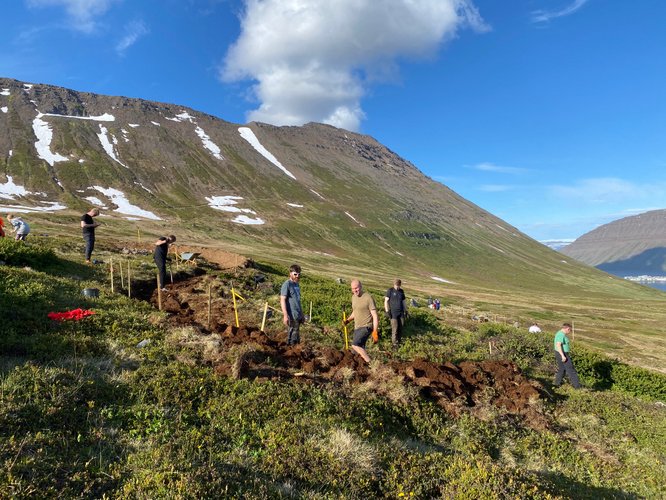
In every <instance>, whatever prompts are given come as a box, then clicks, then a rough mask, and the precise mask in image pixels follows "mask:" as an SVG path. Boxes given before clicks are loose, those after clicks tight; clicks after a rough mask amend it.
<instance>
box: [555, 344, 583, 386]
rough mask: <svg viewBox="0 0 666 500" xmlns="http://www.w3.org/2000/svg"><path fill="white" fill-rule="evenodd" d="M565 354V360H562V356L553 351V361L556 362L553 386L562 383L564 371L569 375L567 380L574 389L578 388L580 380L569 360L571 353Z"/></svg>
mask: <svg viewBox="0 0 666 500" xmlns="http://www.w3.org/2000/svg"><path fill="white" fill-rule="evenodd" d="M565 354H566V355H567V360H566V361H565V362H563V361H562V356H560V353H559V352H555V361H556V362H557V373H556V374H555V386H560V385H561V384H562V379H563V378H564V374H565V373H566V375H567V377H569V382H571V385H572V386H574V387H575V388H576V389H578V388H580V381H579V380H578V374H577V373H576V369H575V368H574V365H573V362H572V361H571V354H570V353H565Z"/></svg>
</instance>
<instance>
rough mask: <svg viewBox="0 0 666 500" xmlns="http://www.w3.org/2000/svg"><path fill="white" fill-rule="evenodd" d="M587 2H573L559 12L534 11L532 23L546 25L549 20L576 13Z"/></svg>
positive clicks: (578, 0) (576, 0)
mask: <svg viewBox="0 0 666 500" xmlns="http://www.w3.org/2000/svg"><path fill="white" fill-rule="evenodd" d="M588 1H589V0H574V2H573V3H571V4H569V5H567V6H566V7H564V8H562V9H560V10H551V11H547V10H535V11H534V12H532V22H534V23H547V22H548V21H550V20H551V19H555V18H558V17H564V16H568V15H570V14H573V13H574V12H576V11H577V10H578V9H580V8H581V7H582V6H583V5H585V4H586V3H587V2H588Z"/></svg>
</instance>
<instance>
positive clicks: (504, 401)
mask: <svg viewBox="0 0 666 500" xmlns="http://www.w3.org/2000/svg"><path fill="white" fill-rule="evenodd" d="M208 283H210V281H209V278H208V277H207V276H194V277H191V278H188V279H186V280H184V281H181V282H178V283H175V284H174V285H173V287H172V288H171V287H170V288H171V289H170V290H169V291H168V292H165V293H164V294H163V296H162V308H163V310H165V311H167V312H169V313H171V316H170V319H169V321H170V322H172V323H173V324H175V325H180V326H183V325H191V326H195V327H196V328H197V329H199V330H200V331H202V332H205V333H202V334H201V337H202V342H204V341H205V339H206V338H211V337H213V336H214V337H215V339H216V344H215V346H216V347H215V349H214V351H215V352H209V353H208V355H207V359H206V362H209V363H211V364H212V365H213V367H214V369H215V371H216V372H217V373H219V374H220V375H224V376H233V377H241V378H248V379H263V380H266V379H271V380H280V379H281V380H288V379H294V380H299V381H302V382H304V383H315V384H343V383H345V384H347V383H351V384H363V383H373V382H374V386H375V387H381V384H382V383H383V382H386V380H387V378H393V379H396V378H398V379H399V380H400V383H401V384H404V385H405V386H408V387H410V388H415V389H417V390H418V392H419V394H420V395H421V396H422V397H425V398H428V399H431V400H433V401H435V402H436V403H437V404H439V405H440V406H441V407H443V408H444V409H446V411H448V412H450V413H452V414H454V415H457V414H459V413H461V412H463V411H471V412H473V413H474V412H477V413H482V412H483V411H486V410H487V409H488V407H489V405H492V406H494V407H496V408H498V409H502V411H503V412H505V413H507V414H509V415H515V416H519V417H521V418H524V420H525V422H526V423H527V424H528V425H530V426H532V427H535V428H545V427H548V426H549V422H548V419H547V417H546V416H545V415H544V414H543V413H542V412H541V411H540V409H539V408H540V405H538V404H537V403H538V402H539V400H541V399H542V397H543V394H544V393H543V389H542V387H541V385H540V384H539V383H538V382H536V381H533V380H529V379H527V378H526V377H525V376H524V375H523V374H522V373H521V371H520V370H519V369H518V367H517V366H516V365H515V364H514V363H512V362H510V361H491V360H488V361H482V362H471V361H470V362H463V363H460V364H459V365H454V364H452V363H443V364H440V363H433V362H430V361H427V360H424V359H416V360H413V361H396V360H389V361H387V362H386V363H385V364H383V365H382V369H381V370H379V371H378V370H376V369H373V367H372V366H368V365H367V364H366V363H365V362H363V360H362V359H361V358H360V357H359V356H358V355H356V354H354V353H353V351H345V350H339V349H334V348H331V347H323V346H314V345H309V344H305V343H304V344H299V345H296V346H288V345H287V344H286V342H285V340H286V338H285V334H284V333H282V332H281V333H278V334H270V333H269V334H266V333H263V332H261V331H260V330H259V327H258V326H250V325H244V326H241V327H240V328H236V327H235V326H230V325H231V324H232V323H233V312H232V311H231V310H230V308H229V307H227V309H226V310H223V309H221V308H220V307H215V308H214V309H213V310H212V311H211V313H212V314H211V326H210V328H208ZM221 293H222V292H221V291H219V290H216V291H215V296H216V300H223V299H220V296H221ZM150 300H151V302H152V303H153V304H155V305H157V294H156V293H153V295H152V297H151V298H150ZM228 301H229V299H228V298H227V299H226V302H227V303H228ZM234 351H235V352H237V353H239V354H238V355H237V356H236V357H235V358H233V359H229V358H230V357H229V356H225V353H229V352H234ZM379 378H381V379H382V380H377V379H379Z"/></svg>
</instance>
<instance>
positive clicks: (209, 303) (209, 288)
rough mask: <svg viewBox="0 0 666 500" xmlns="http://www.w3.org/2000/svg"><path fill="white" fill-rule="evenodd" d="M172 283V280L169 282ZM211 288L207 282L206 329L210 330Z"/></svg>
mask: <svg viewBox="0 0 666 500" xmlns="http://www.w3.org/2000/svg"><path fill="white" fill-rule="evenodd" d="M171 284H172V285H173V282H172V283H171ZM211 288H212V285H211V284H210V283H209V284H208V329H209V330H210V309H211V302H212V300H213V296H212V293H211Z"/></svg>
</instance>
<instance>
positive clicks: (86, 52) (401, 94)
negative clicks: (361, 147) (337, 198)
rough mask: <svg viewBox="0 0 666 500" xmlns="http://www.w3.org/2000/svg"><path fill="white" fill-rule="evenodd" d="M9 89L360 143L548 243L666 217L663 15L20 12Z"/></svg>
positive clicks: (166, 6)
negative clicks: (115, 98) (380, 147)
mask: <svg viewBox="0 0 666 500" xmlns="http://www.w3.org/2000/svg"><path fill="white" fill-rule="evenodd" d="M0 12H2V16H1V17H0V18H1V19H2V25H3V29H2V31H1V32H0V44H1V45H2V50H0V76H5V77H10V78H16V79H18V80H22V81H27V82H33V83H48V84H54V85H60V86H64V87H69V88H72V89H75V90H81V91H88V92H96V93H101V94H109V95H124V96H129V97H138V98H143V99H149V100H155V101H164V102H169V103H176V104H182V105H184V106H189V107H191V108H194V109H196V110H199V111H203V112H207V113H210V114H212V115H215V116H218V117H220V118H222V119H224V120H227V121H231V122H235V123H246V122H247V121H249V120H257V121H265V122H269V123H274V124H278V125H281V124H291V125H293V124H301V123H305V122H308V121H320V122H326V123H331V124H333V125H336V126H340V127H343V128H347V129H350V130H355V131H358V132H362V133H365V134H369V135H371V136H373V137H375V138H376V139H377V140H379V141H380V142H382V143H383V144H385V145H386V146H388V147H389V148H390V149H392V150H393V151H395V152H397V153H398V154H400V155H401V156H403V157H404V158H405V159H407V160H409V161H411V162H412V163H414V164H415V165H416V166H417V167H418V168H419V169H421V170H422V171H423V172H425V173H426V174H427V175H428V176H430V177H432V178H433V179H435V180H438V181H440V182H442V183H444V184H446V185H447V186H449V187H450V188H451V189H453V190H454V191H456V192H457V193H459V194H460V195H462V196H463V197H465V198H467V199H468V200H470V201H472V202H474V203H476V204H477V205H479V206H481V207H482V208H484V209H486V210H488V211H490V212H491V213H493V214H495V215H497V216H498V217H501V218H502V219H504V220H506V221H507V222H508V223H510V224H512V225H514V226H516V227H517V228H518V229H520V230H521V231H523V232H525V233H527V234H528V235H530V236H532V237H533V238H535V239H538V240H547V239H569V238H571V239H572V238H576V237H578V236H580V235H581V234H583V233H585V232H587V231H590V230H591V229H593V228H595V227H597V226H598V225H600V224H604V223H606V222H610V221H611V220H614V219H617V218H621V217H624V216H627V215H634V214H636V213H640V212H644V211H647V210H653V209H659V208H666V173H665V172H666V30H664V29H663V26H664V25H665V24H666V2H663V1H662V0H637V1H635V2H627V1H620V0H510V1H509V0H506V1H500V0H410V1H407V0H335V1H329V0H14V1H12V2H3V6H2V10H1V11H0Z"/></svg>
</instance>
